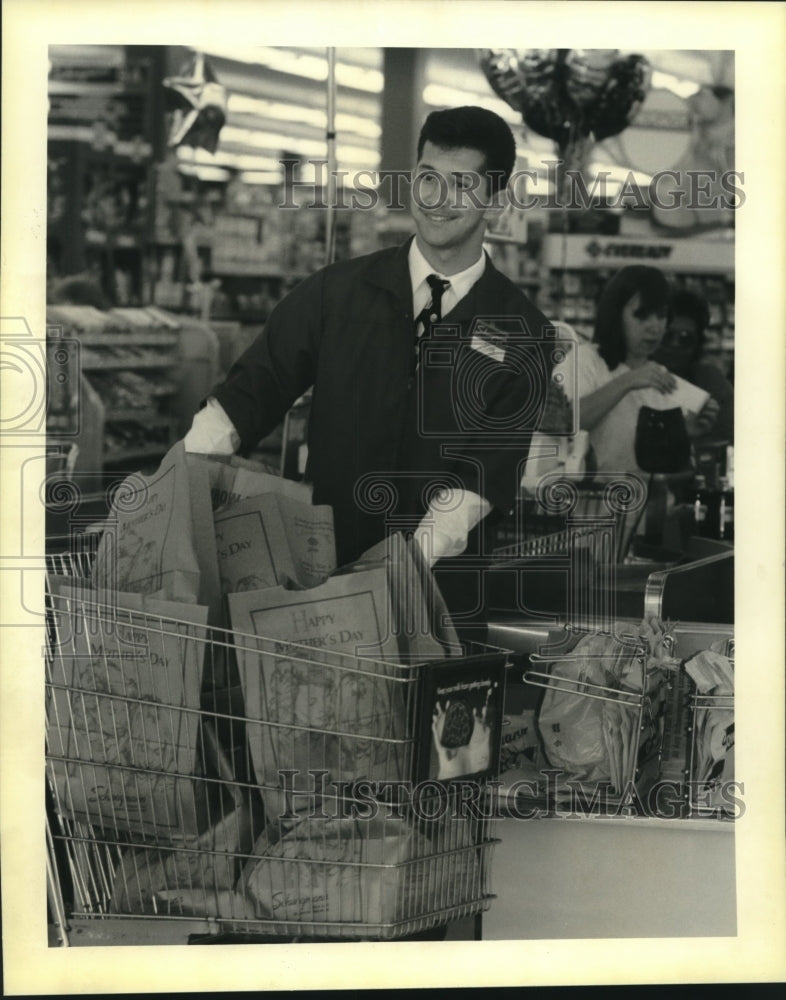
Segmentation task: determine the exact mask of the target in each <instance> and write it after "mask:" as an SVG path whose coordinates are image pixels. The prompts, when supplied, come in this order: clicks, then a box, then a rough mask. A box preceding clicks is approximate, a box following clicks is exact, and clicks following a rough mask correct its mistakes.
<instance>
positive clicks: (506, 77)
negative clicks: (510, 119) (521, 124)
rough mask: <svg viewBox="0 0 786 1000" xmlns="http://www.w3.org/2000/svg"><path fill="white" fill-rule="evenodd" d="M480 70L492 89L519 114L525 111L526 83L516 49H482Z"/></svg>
mask: <svg viewBox="0 0 786 1000" xmlns="http://www.w3.org/2000/svg"><path fill="white" fill-rule="evenodd" d="M480 68H481V69H482V70H483V73H484V75H485V77H486V79H487V80H488V82H489V83H490V84H491V89H492V90H493V91H494V93H495V94H496V95H497V97H501V98H502V100H503V101H504V102H505V103H506V104H509V105H510V106H511V107H512V108H513V110H514V111H518V112H519V113H521V112H523V110H524V103H525V98H526V93H525V91H526V82H525V80H524V74H523V72H522V69H521V66H520V64H519V59H518V56H517V54H516V50H515V49H481V52H480Z"/></svg>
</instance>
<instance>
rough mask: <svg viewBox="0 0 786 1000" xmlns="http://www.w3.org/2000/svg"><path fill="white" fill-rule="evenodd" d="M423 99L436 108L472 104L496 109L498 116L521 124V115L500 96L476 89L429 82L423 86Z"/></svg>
mask: <svg viewBox="0 0 786 1000" xmlns="http://www.w3.org/2000/svg"><path fill="white" fill-rule="evenodd" d="M423 100H424V102H425V103H426V104H428V105H429V106H430V107H436V108H456V107H461V106H462V105H464V104H474V105H476V106H477V107H480V108H488V109H489V110H490V111H496V112H497V114H498V115H499V116H500V118H504V119H505V121H507V122H510V123H511V124H515V125H520V124H521V115H520V114H519V113H518V111H514V110H513V108H511V107H509V106H508V105H507V104H505V102H504V101H502V100H500V98H497V97H485V96H481V95H480V94H478V93H477V92H476V91H471V90H456V89H455V88H454V87H443V86H442V85H441V84H438V83H429V84H427V85H426V86H425V87H424V88H423Z"/></svg>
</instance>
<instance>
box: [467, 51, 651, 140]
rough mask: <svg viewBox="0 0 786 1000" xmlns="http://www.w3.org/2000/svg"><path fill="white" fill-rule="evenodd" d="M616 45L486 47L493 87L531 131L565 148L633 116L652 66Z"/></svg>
mask: <svg viewBox="0 0 786 1000" xmlns="http://www.w3.org/2000/svg"><path fill="white" fill-rule="evenodd" d="M618 52H619V50H618V49H482V50H481V57H480V65H481V68H482V70H483V72H484V74H485V76H486V79H487V80H488V81H489V83H490V84H491V87H492V89H493V90H494V92H495V93H496V94H497V96H498V97H501V98H502V100H504V101H505V102H506V103H507V104H509V105H510V106H511V107H512V108H514V109H515V110H516V111H518V112H519V113H520V114H521V116H522V118H523V120H524V123H525V124H526V125H527V127H528V128H531V129H532V131H533V132H537V133H538V134H539V135H542V136H545V137H546V138H548V139H553V140H554V141H555V142H556V143H557V144H558V146H560V147H565V146H566V145H568V144H571V143H574V142H576V141H577V140H578V138H579V137H581V136H592V137H593V138H594V139H595V140H596V141H600V140H602V139H606V138H608V137H609V136H612V135H616V134H617V133H618V132H621V131H622V130H623V129H624V128H625V127H626V126H627V125H629V124H630V123H631V122H632V121H633V119H634V118H635V116H636V114H637V112H638V110H639V108H640V107H641V104H642V102H643V101H644V98H645V96H646V94H647V91H648V90H649V86H650V77H651V71H650V66H649V63H648V62H647V60H646V59H645V58H644V57H643V56H640V55H629V56H625V57H623V58H618Z"/></svg>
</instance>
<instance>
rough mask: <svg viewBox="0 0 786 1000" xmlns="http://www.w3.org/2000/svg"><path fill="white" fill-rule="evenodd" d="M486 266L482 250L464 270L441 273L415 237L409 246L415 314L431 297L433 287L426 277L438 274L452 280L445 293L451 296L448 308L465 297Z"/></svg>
mask: <svg viewBox="0 0 786 1000" xmlns="http://www.w3.org/2000/svg"><path fill="white" fill-rule="evenodd" d="M485 268H486V254H485V252H484V251H483V250H481V251H480V256H479V257H478V259H477V260H476V261H475V263H474V264H470V266H469V267H467V268H465V269H464V270H463V271H459V272H458V274H451V275H447V274H441V273H440V272H439V271H435V270H434V268H433V267H432V266H431V264H429V262H428V261H427V260H426V258H425V257H424V256H423V254H422V253H421V251H420V247H418V242H417V240H415V239H413V240H412V243H411V244H410V247H409V276H410V279H411V281H412V298H413V304H414V313H415V315H417V313H418V312H420V310H421V309H422V308H423V306H424V305H426V303H427V302H428V301H429V299H430V297H431V289H430V288H429V286H428V283H427V282H426V278H427V277H428V276H429V275H430V274H436V275H437V276H438V277H440V278H444V279H445V280H446V281H449V282H450V288H449V289H447V291H446V292H445V295H446V296H448V297H449V298H448V302H449V303H450V305H449V306H448V307H447V308H452V307H453V306H454V305H455V304H456V303H457V302H459V301H460V300H461V299H463V298H464V296H465V295H466V294H467V292H468V291H469V290H470V288H472V286H473V285H474V284H475V282H476V281H477V280H478V278H480V276H481V275H482V274H483V271H484V270H485ZM443 303H445V299H443ZM447 308H446V309H443V312H445V311H447Z"/></svg>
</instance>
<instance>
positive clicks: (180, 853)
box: [46, 546, 496, 945]
mask: <svg viewBox="0 0 786 1000" xmlns="http://www.w3.org/2000/svg"><path fill="white" fill-rule="evenodd" d="M90 561H91V555H90V551H89V547H87V546H86V547H84V549H83V550H82V551H72V552H70V553H67V554H65V555H60V556H50V557H49V558H48V583H47V612H48V643H47V655H46V711H47V724H46V735H47V746H46V760H47V793H48V796H49V801H48V809H47V824H48V829H47V837H48V848H49V850H48V888H49V894H48V898H49V906H50V911H51V920H52V922H53V923H54V924H55V925H56V926H57V927H58V928H59V943H61V944H63V945H73V944H98V943H104V944H120V943H141V942H143V941H144V942H146V943H156V942H157V943H187V942H191V943H195V942H202V941H220V940H226V939H234V940H238V939H239V940H243V941H293V940H294V941H297V940H306V939H307V940H325V941H331V940H336V939H342V940H343V939H376V940H393V939H399V938H402V937H405V936H409V935H413V934H418V933H421V932H426V931H429V930H430V929H431V928H438V927H441V926H443V925H445V924H447V923H448V922H450V921H453V920H457V919H459V918H464V917H470V916H476V917H477V916H478V915H479V914H481V913H482V911H484V910H485V909H487V908H488V906H489V904H490V900H491V899H492V898H493V896H492V893H491V891H490V866H491V856H492V851H493V845H494V844H495V842H496V841H495V838H494V823H495V820H494V815H493V813H494V809H493V808H487V799H490V791H491V785H490V783H489V782H486V783H485V784H484V783H480V785H479V794H477V795H476V797H475V799H474V801H473V802H471V803H469V805H468V803H467V801H466V795H465V793H463V792H461V791H460V790H459V789H458V787H457V786H456V785H455V784H450V783H440V782H434V781H432V782H426V783H425V784H422V787H421V785H414V784H413V781H412V780H411V779H412V775H413V773H414V772H413V766H414V765H415V763H416V753H417V742H418V741H417V739H416V735H417V733H418V728H417V726H418V710H419V705H418V684H417V678H418V670H419V668H418V666H416V665H410V664H406V665H398V664H393V663H390V662H383V661H381V660H374V659H367V658H364V657H360V656H349V655H344V654H335V653H328V652H327V651H325V650H315V649H310V648H307V647H305V646H298V645H294V644H291V643H281V642H277V641H273V640H271V639H265V638H260V637H258V636H254V635H243V634H237V633H232V632H227V631H224V630H217V629H214V628H209V627H207V626H206V624H205V623H204V621H200V620H199V619H198V616H196V615H195V614H194V615H191V614H190V613H181V614H180V615H178V616H175V615H173V616H171V617H169V616H162V615H160V614H156V615H154V614H151V613H149V612H148V611H145V610H139V609H137V608H134V607H125V608H121V607H118V606H117V604H116V601H115V600H114V599H113V598H114V595H113V594H104V595H102V594H101V593H97V592H95V591H93V590H91V589H90V588H89V566H90ZM124 603H127V602H125V601H124ZM140 607H141V602H140ZM181 607H186V606H181ZM249 678H256V682H255V684H254V683H252V684H251V685H250V686H249ZM295 678H297V683H295V682H294V680H295ZM252 689H253V690H252ZM274 695H275V697H274ZM272 706H275V711H272Z"/></svg>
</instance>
